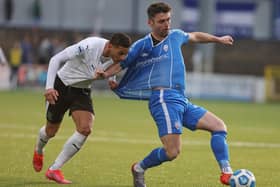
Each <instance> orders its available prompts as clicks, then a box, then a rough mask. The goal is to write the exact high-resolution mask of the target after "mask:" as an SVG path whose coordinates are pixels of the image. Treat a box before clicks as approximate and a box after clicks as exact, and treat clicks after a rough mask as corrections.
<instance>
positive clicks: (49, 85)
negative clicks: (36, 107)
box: [44, 46, 75, 104]
mask: <svg viewBox="0 0 280 187" xmlns="http://www.w3.org/2000/svg"><path fill="white" fill-rule="evenodd" d="M73 56H75V53H74V52H73V46H70V47H68V48H66V49H64V50H63V51H61V52H59V53H58V54H56V55H55V56H53V57H52V58H51V59H50V62H49V67H48V73H47V81H46V91H45V94H44V95H45V98H46V100H47V101H48V102H49V103H50V104H55V101H56V100H57V98H58V92H57V90H55V89H54V88H53V86H54V80H55V77H56V74H57V71H58V69H59V67H60V66H61V64H62V63H64V62H66V61H67V60H69V59H71V58H72V57H73Z"/></svg>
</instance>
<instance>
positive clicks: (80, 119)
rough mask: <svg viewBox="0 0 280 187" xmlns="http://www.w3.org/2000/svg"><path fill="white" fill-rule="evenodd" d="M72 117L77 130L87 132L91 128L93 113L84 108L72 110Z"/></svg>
mask: <svg viewBox="0 0 280 187" xmlns="http://www.w3.org/2000/svg"><path fill="white" fill-rule="evenodd" d="M71 115H72V118H73V120H74V122H75V124H76V128H77V130H78V131H79V132H81V133H82V132H84V133H86V134H89V133H90V131H91V128H92V124H93V120H94V115H93V114H92V112H89V111H85V110H75V111H72V114H71Z"/></svg>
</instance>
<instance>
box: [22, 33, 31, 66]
mask: <svg viewBox="0 0 280 187" xmlns="http://www.w3.org/2000/svg"><path fill="white" fill-rule="evenodd" d="M20 45H21V50H22V59H21V60H22V64H32V44H31V41H30V37H29V35H25V36H24V38H23V40H22V41H21V44H20Z"/></svg>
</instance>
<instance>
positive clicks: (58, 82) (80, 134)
mask: <svg viewBox="0 0 280 187" xmlns="http://www.w3.org/2000/svg"><path fill="white" fill-rule="evenodd" d="M130 44H131V39H130V37H129V36H127V35H126V34H123V33H116V34H114V35H113V36H112V38H111V39H110V40H107V39H105V38H100V37H88V38H86V39H84V40H82V41H80V42H79V43H77V44H74V45H72V46H69V47H67V48H66V49H64V50H63V51H61V52H60V53H58V54H56V55H55V56H53V57H52V58H51V60H50V63H49V68H48V74H47V83H46V91H45V94H44V95H45V98H46V101H47V107H46V111H47V112H46V118H47V123H46V125H44V126H43V127H42V128H41V129H40V130H39V135H38V139H37V142H36V145H35V150H34V156H33V167H34V170H35V171H36V172H40V171H41V170H42V167H43V148H44V147H45V145H46V144H47V142H48V141H49V139H50V138H52V137H54V136H55V134H56V133H57V131H58V129H59V127H60V124H61V122H62V120H63V116H64V114H65V112H66V111H67V110H68V109H69V114H70V115H71V116H72V119H73V121H74V123H75V125H76V131H75V132H74V134H73V135H72V136H71V137H70V138H69V139H68V140H67V141H66V143H65V144H64V147H63V149H62V151H61V152H60V154H59V155H58V157H57V158H56V160H55V161H54V163H53V164H52V165H51V166H50V167H49V168H48V170H47V172H46V174H45V175H46V177H47V178H48V179H50V180H53V181H55V182H57V183H60V184H69V183H71V181H69V180H66V179H65V178H64V176H63V173H62V171H61V167H62V166H63V165H64V164H65V163H66V162H67V161H68V160H69V159H70V158H72V157H73V156H74V155H75V154H76V153H77V152H78V151H79V150H80V149H81V147H82V145H83V144H84V142H85V141H86V139H87V137H88V136H89V134H90V133H91V128H92V124H93V121H94V110H93V105H92V100H91V84H92V82H93V81H94V80H95V79H96V72H98V71H103V66H104V64H107V63H118V62H120V61H123V60H124V59H125V57H126V55H127V53H128V49H129V47H130ZM63 63H65V64H64V65H63ZM62 65H63V66H62ZM61 66H62V67H61ZM60 67H61V68H60ZM59 68H60V69H59Z"/></svg>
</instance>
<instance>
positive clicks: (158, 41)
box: [151, 33, 162, 46]
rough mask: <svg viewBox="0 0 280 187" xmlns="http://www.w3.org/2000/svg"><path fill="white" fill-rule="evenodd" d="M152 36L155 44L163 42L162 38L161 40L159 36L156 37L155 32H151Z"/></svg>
mask: <svg viewBox="0 0 280 187" xmlns="http://www.w3.org/2000/svg"><path fill="white" fill-rule="evenodd" d="M151 37H152V40H153V45H154V46H155V45H157V44H158V43H160V42H161V40H162V39H161V40H159V39H158V38H157V37H155V35H154V34H153V33H151Z"/></svg>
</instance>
